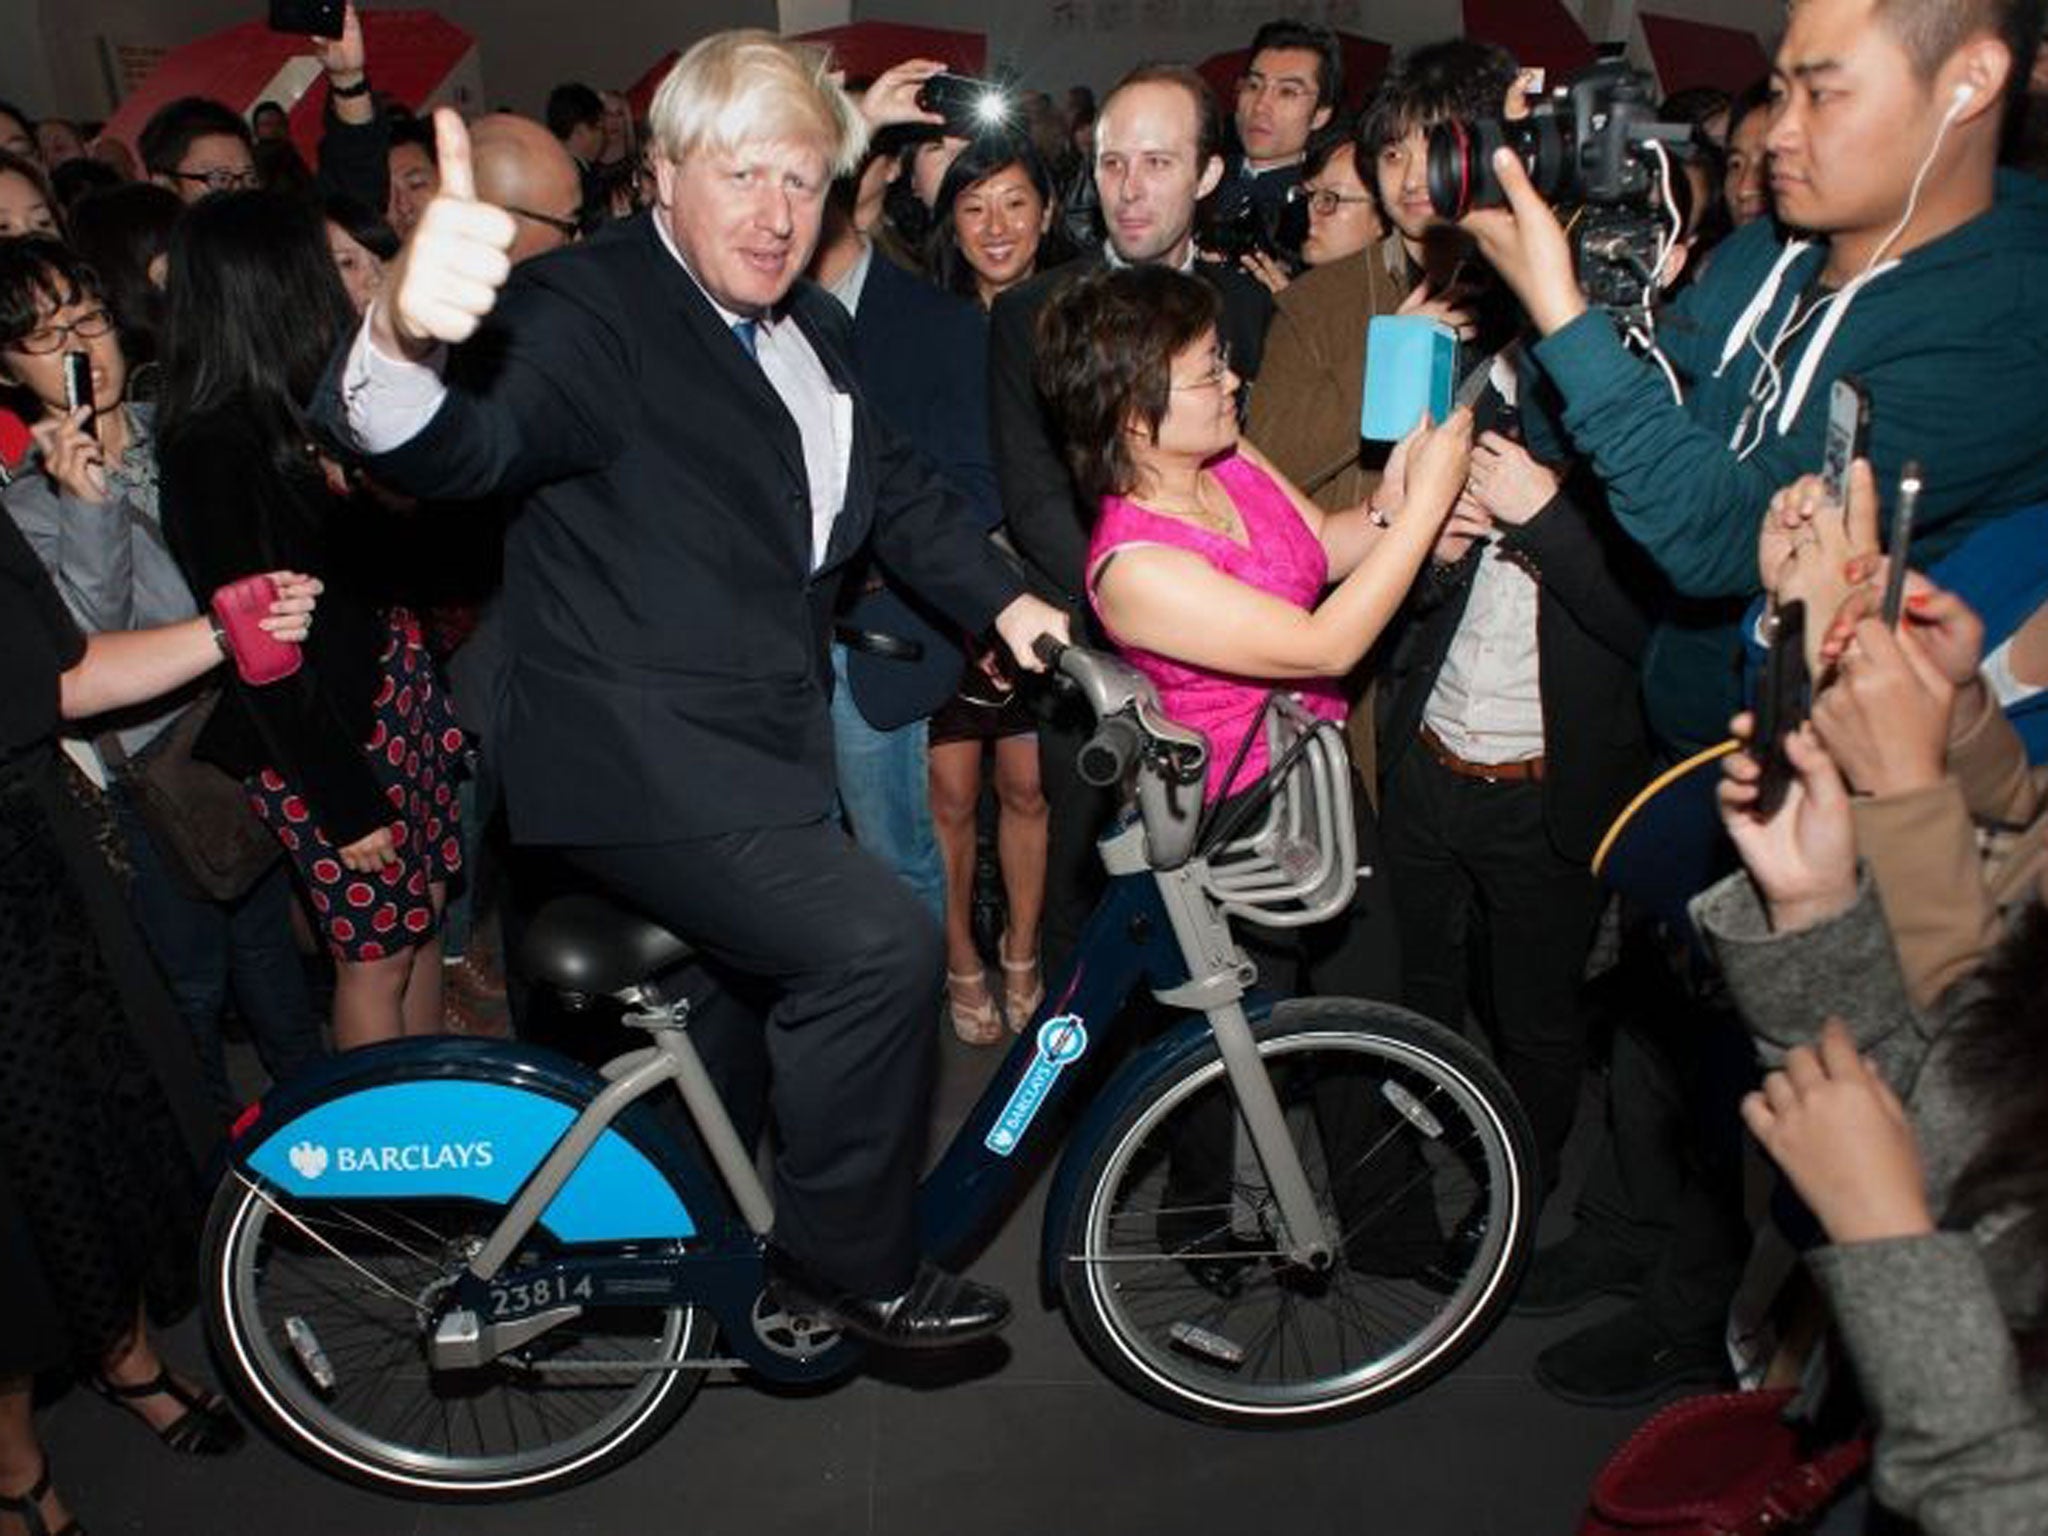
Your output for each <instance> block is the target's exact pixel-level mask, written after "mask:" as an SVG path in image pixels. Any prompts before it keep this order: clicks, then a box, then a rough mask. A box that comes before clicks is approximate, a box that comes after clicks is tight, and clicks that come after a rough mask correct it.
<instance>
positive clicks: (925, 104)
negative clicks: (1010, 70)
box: [917, 73, 1017, 139]
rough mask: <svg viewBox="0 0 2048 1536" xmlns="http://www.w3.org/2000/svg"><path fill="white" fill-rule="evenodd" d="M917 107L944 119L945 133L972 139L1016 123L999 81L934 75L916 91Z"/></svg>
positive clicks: (1008, 94)
mask: <svg viewBox="0 0 2048 1536" xmlns="http://www.w3.org/2000/svg"><path fill="white" fill-rule="evenodd" d="M917 104H918V105H919V106H920V107H922V108H924V110H925V111H927V112H936V113H937V114H938V115H939V116H940V117H943V118H944V119H945V120H946V132H947V133H949V134H952V135H954V136H955V137H957V138H963V139H972V138H976V137H978V136H979V135H982V134H985V133H989V132H991V131H993V130H995V129H999V128H1009V127H1013V126H1015V124H1016V120H1017V102H1016V98H1015V96H1014V95H1013V94H1012V93H1011V92H1010V91H1009V90H1008V89H1007V88H1006V87H1005V86H1004V85H1003V84H1002V83H1001V82H999V81H995V80H977V79H975V78H974V77H973V76H972V75H955V74H950V73H949V74H938V75H933V76H932V77H931V78H930V79H929V80H927V81H925V83H924V84H923V85H922V86H920V87H919V88H918V92H917Z"/></svg>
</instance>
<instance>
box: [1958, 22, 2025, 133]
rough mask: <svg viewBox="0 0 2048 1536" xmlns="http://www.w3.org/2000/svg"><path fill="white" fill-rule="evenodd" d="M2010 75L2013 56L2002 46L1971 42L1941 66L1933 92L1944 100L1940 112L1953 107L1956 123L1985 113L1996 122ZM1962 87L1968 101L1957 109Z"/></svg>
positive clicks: (1995, 42) (1987, 40) (1991, 41)
mask: <svg viewBox="0 0 2048 1536" xmlns="http://www.w3.org/2000/svg"><path fill="white" fill-rule="evenodd" d="M2028 62H2029V63H2030V64H2031V62H2032V61H2031V60H2029V61H2028ZM2012 72H2013V58H2012V53H2011V51H2010V50H2009V49H2008V48H2007V47H2006V46H2005V44H2004V43H2003V42H2001V41H2000V40H1999V39H1998V38H1995V37H1990V36H1985V37H1975V38H1972V39H1971V40H1970V41H1969V42H1967V43H1964V44H1963V45H1962V46H1961V47H1960V48H1958V49H1956V51H1955V52H1954V53H1953V54H1951V55H1950V56H1949V61H1948V63H1946V64H1944V65H1943V66H1942V69H1941V74H1940V77H1939V83H1938V84H1937V86H1936V89H1937V90H1938V91H1939V92H1940V94H1941V95H1943V96H1944V97H1946V98H1947V100H1946V101H1945V102H1944V103H1943V110H1944V111H1946V110H1947V109H1948V108H1949V107H1950V106H1955V109H1956V110H1955V119H1954V120H1955V121H1956V122H1958V123H1967V122H1973V121H1975V120H1976V119H1977V118H1979V117H1982V116H1983V115H1984V114H1985V113H1986V112H1990V113H1991V114H1992V115H1993V118H1994V120H1995V119H1996V118H1997V117H1998V116H2000V115H2001V113H2002V107H2003V97H2004V92H2005V88H2006V84H2007V82H2008V81H2010V80H2011V79H2012ZM1965 87H1968V97H1967V99H1965V100H1963V101H1962V102H1961V104H1960V105H1957V104H1956V102H1957V98H1958V97H1959V96H1962V95H1963V91H1964V88H1965Z"/></svg>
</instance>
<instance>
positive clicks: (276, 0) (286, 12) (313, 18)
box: [270, 0, 344, 37]
mask: <svg viewBox="0 0 2048 1536" xmlns="http://www.w3.org/2000/svg"><path fill="white" fill-rule="evenodd" d="M343 10H344V0H270V29H271V31H273V32H296V33H298V34H299V35H301V36H303V37H339V36H341V23H342V12H343Z"/></svg>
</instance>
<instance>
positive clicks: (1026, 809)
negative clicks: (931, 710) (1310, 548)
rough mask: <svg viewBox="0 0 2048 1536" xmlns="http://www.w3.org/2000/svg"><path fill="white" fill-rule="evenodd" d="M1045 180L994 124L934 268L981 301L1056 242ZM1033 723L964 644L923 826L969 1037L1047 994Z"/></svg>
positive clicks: (959, 170)
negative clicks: (981, 906) (989, 933)
mask: <svg viewBox="0 0 2048 1536" xmlns="http://www.w3.org/2000/svg"><path fill="white" fill-rule="evenodd" d="M1052 228H1053V205H1052V183H1051V180H1050V178H1048V177H1047V175H1046V173H1045V167H1044V166H1043V165H1041V164H1040V163H1039V160H1038V156H1037V154H1036V153H1035V152H1034V151H1033V149H1032V147H1031V144H1030V141H1029V140H1027V139H1024V138H1022V137H1020V136H1010V135H998V136H993V137H987V138H978V139H974V140H971V141H970V142H969V143H968V144H967V146H966V148H964V149H962V150H961V151H960V153H959V154H958V155H957V156H956V157H955V158H954V160H953V162H952V164H951V165H950V166H948V167H947V169H946V174H945V177H944V179H943V180H942V181H941V182H940V183H939V190H938V197H937V202H936V205H935V207H934V211H933V225H932V229H931V233H930V235H929V236H928V237H927V240H926V244H925V260H926V264H927V268H928V270H929V271H930V273H931V275H932V280H933V281H934V282H936V283H937V284H938V285H939V286H940V287H941V288H945V289H948V290H949V291H951V292H953V293H957V294H960V295H961V296H962V297H964V298H970V299H972V300H974V301H975V303H976V304H977V305H979V306H980V307H981V309H982V310H983V311H986V310H987V309H988V307H989V305H991V304H993V303H994V302H995V299H996V295H997V294H999V293H1002V292H1003V291H1004V290H1006V289H1009V288H1013V287H1015V286H1016V285H1017V284H1018V283H1021V282H1023V281H1024V280H1025V279H1026V278H1028V277H1030V276H1031V275H1032V274H1033V273H1035V272H1037V271H1038V270H1039V268H1040V267H1041V266H1043V265H1047V264H1049V260H1057V259H1058V255H1057V254H1056V253H1054V252H1052V251H1050V250H1049V249H1048V246H1049V243H1050V237H1049V232H1050V231H1051V230H1052ZM1037 732H1038V722H1037V720H1036V719H1035V718H1034V717H1033V715H1032V713H1031V711H1030V710H1029V708H1027V707H1026V705H1025V703H1024V700H1023V698H1022V696H1021V695H1020V694H1019V693H1018V690H1017V685H1016V678H1015V676H1014V675H1013V674H1012V673H1010V671H1009V670H1008V669H1007V668H1006V667H1005V666H1004V665H1003V663H1002V658H1001V656H1000V655H999V654H998V652H997V651H995V650H989V651H984V652H983V653H982V654H980V655H979V656H974V657H970V658H969V660H968V664H967V669H966V673H965V675H964V677H963V678H962V680H961V686H960V690H959V692H958V693H957V694H956V695H955V696H954V697H953V698H952V699H951V700H949V701H948V702H947V703H946V704H945V705H943V706H942V707H941V708H940V710H939V712H938V713H937V714H935V715H934V716H932V720H931V748H930V757H931V804H932V828H933V831H934V833H935V834H936V835H937V838H938V843H939V853H940V857H941V860H942V862H943V863H944V865H945V869H946V1000H947V1012H948V1013H949V1015H950V1016H951V1018H952V1021H953V1031H954V1033H955V1034H957V1035H958V1036H959V1037H960V1038H961V1039H962V1040H964V1041H966V1042H967V1043H969V1044H970V1045H988V1044H992V1043H994V1042H995V1041H997V1040H1000V1039H1001V1038H1002V1033H1003V1028H1002V1016H1003V1015H1007V1017H1008V1021H1009V1024H1010V1027H1011V1028H1012V1029H1022V1028H1023V1027H1024V1026H1025V1025H1026V1024H1028V1023H1029V1022H1030V1021H1031V1015H1032V1013H1033V1012H1034V1011H1035V1010H1036V1009H1037V1007H1038V1003H1039V1000H1040V998H1041V997H1043V995H1044V990H1045V989H1044V985H1043V982H1042V980H1041V975H1040V971H1039V962H1038V945H1039V919H1040V915H1041V913H1042V912H1043V911H1044V908H1045V849H1046V805H1045V794H1044V791H1043V790H1042V789H1041V788H1040V785H1039V781H1038V734H1037ZM990 743H993V744H994V745H993V751H994V754H995V792H996V806H997V813H996V856H997V862H998V864H999V866H1000V868H1001V870H1002V877H1003V906H1004V912H1005V926H1004V930H1003V935H1002V937H1001V939H1000V940H999V941H998V944H997V955H996V963H997V964H998V965H999V966H1000V967H1001V969H1002V973H1003V986H1002V995H1001V997H1000V998H998V997H997V996H996V994H995V993H994V992H993V991H992V989H991V988H990V986H989V981H988V976H987V974H986V972H985V971H984V970H983V967H982V963H981V957H980V954H979V952H978V950H977V948H976V945H975V937H974V927H973V922H972V905H973V896H974V858H975V815H976V810H977V807H978V806H979V804H980V801H981V767H982V756H983V753H984V751H985V750H987V749H988V748H989V744H990Z"/></svg>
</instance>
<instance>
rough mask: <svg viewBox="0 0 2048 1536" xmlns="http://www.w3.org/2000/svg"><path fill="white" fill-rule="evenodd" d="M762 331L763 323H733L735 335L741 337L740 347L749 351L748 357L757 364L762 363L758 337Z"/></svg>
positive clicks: (737, 321)
mask: <svg viewBox="0 0 2048 1536" xmlns="http://www.w3.org/2000/svg"><path fill="white" fill-rule="evenodd" d="M760 329H761V322H760V321H758V320H735V321H733V323H732V333H733V335H735V336H737V337H739V339H740V345H741V346H743V347H745V348H746V349H747V356H749V357H751V358H752V359H753V360H754V361H755V362H757V363H758V362H759V361H761V344H760V340H759V337H758V333H759V331H760Z"/></svg>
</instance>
